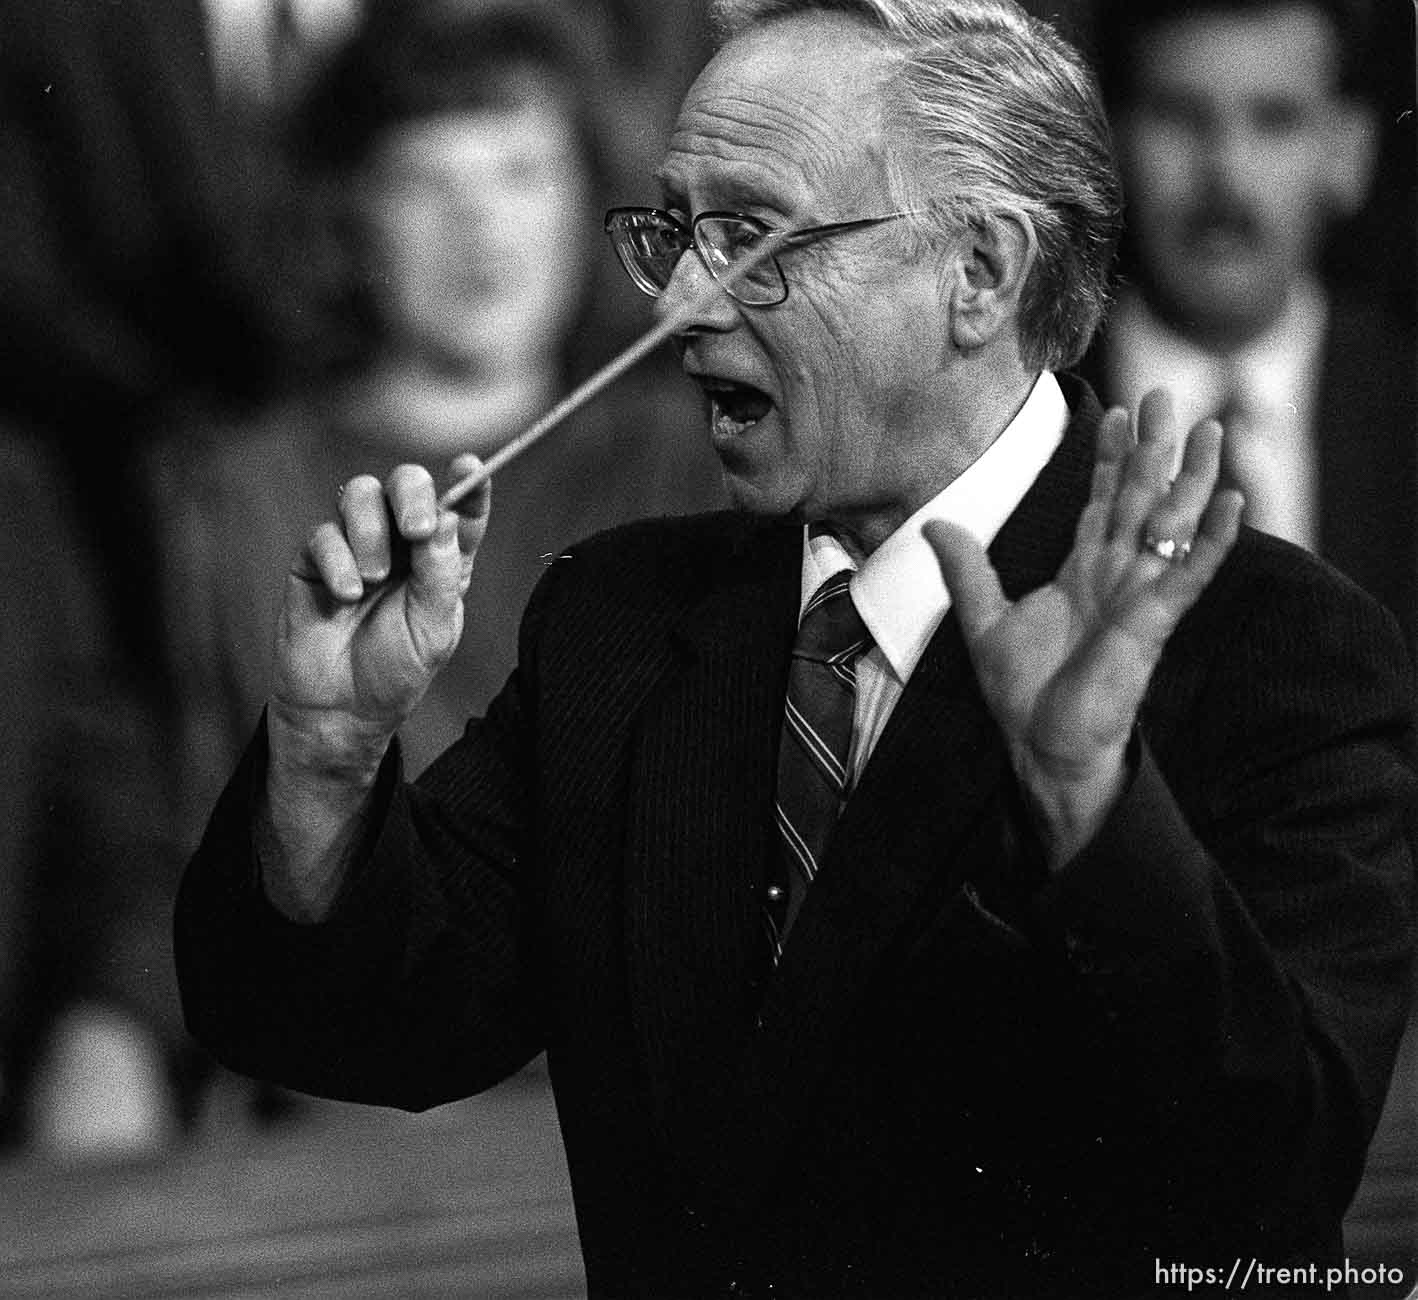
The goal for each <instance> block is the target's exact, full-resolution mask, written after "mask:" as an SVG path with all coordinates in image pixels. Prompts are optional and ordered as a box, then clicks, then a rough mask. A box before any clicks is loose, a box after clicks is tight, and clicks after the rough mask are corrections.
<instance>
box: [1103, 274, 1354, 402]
mask: <svg viewBox="0 0 1418 1300" xmlns="http://www.w3.org/2000/svg"><path fill="white" fill-rule="evenodd" d="M1327 314H1328V313H1327V307H1326V303H1325V297H1324V293H1323V291H1322V290H1321V289H1320V287H1319V286H1318V285H1317V284H1315V283H1313V282H1312V281H1309V280H1306V281H1302V282H1301V283H1300V284H1298V285H1297V286H1296V287H1295V288H1294V289H1293V290H1292V291H1291V292H1290V294H1289V296H1288V298H1287V299H1286V303H1285V310H1284V311H1283V312H1282V313H1281V315H1280V317H1279V319H1278V320H1276V322H1275V323H1274V324H1273V325H1271V326H1270V328H1269V329H1267V330H1266V331H1265V332H1264V333H1263V334H1261V335H1259V336H1258V337H1257V338H1255V339H1253V340H1251V342H1249V343H1247V344H1246V345H1245V346H1244V347H1242V348H1239V349H1237V350H1236V351H1235V352H1232V353H1228V354H1221V353H1216V352H1208V351H1207V350H1206V349H1204V348H1201V347H1198V346H1197V345H1196V344H1195V343H1193V342H1191V340H1189V339H1187V338H1184V337H1183V336H1182V335H1180V334H1178V333H1177V332H1176V331H1174V330H1173V329H1171V328H1170V327H1169V326H1168V325H1166V324H1164V323H1163V321H1162V320H1161V319H1160V318H1158V317H1157V316H1156V315H1154V313H1153V312H1152V310H1151V309H1150V308H1149V307H1148V306H1147V304H1146V303H1145V302H1144V301H1143V299H1142V296H1141V294H1139V293H1137V292H1136V291H1133V292H1131V293H1126V294H1124V295H1123V296H1122V297H1121V298H1120V299H1119V301H1118V303H1117V306H1116V308H1115V310H1114V312H1113V319H1112V321H1111V322H1110V324H1109V327H1108V334H1109V338H1110V339H1111V341H1112V342H1111V344H1110V347H1109V369H1110V372H1111V373H1110V374H1109V389H1110V391H1111V392H1113V393H1116V394H1117V395H1118V400H1119V401H1120V402H1122V403H1123V404H1124V405H1126V406H1128V407H1130V408H1136V406H1137V403H1138V401H1139V400H1140V399H1141V397H1142V395H1143V394H1144V393H1146V392H1148V391H1149V390H1150V389H1153V388H1157V387H1159V386H1160V387H1164V388H1166V389H1167V390H1168V391H1169V392H1170V393H1171V396H1172V404H1173V409H1174V410H1175V412H1176V415H1177V420H1178V423H1179V425H1180V426H1181V427H1182V428H1183V429H1190V428H1191V426H1192V425H1193V424H1195V423H1196V422H1197V421H1198V420H1200V419H1203V418H1204V417H1206V416H1208V415H1214V414H1215V413H1216V412H1217V411H1218V410H1220V409H1221V408H1222V406H1223V405H1224V404H1225V403H1226V401H1227V399H1228V398H1229V397H1231V396H1233V395H1235V389H1236V388H1237V387H1239V388H1240V389H1241V390H1242V393H1243V395H1244V396H1245V398H1246V399H1247V400H1248V401H1249V402H1250V403H1252V404H1254V405H1257V406H1259V407H1261V408H1263V409H1264V408H1272V409H1276V408H1287V409H1291V410H1299V411H1301V412H1303V411H1304V410H1305V409H1306V408H1307V407H1308V405H1309V401H1308V396H1309V393H1310V389H1311V388H1312V386H1313V384H1314V377H1315V373H1316V359H1317V358H1318V356H1319V353H1320V349H1321V347H1322V345H1323V342H1324V329H1325V320H1326V316H1327Z"/></svg>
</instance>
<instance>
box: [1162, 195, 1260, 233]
mask: <svg viewBox="0 0 1418 1300" xmlns="http://www.w3.org/2000/svg"><path fill="white" fill-rule="evenodd" d="M1181 233H1182V237H1183V238H1184V239H1185V240H1186V241H1187V242H1188V243H1199V242H1201V241H1202V240H1205V239H1210V238H1214V237H1215V236H1217V235H1222V236H1225V237H1227V238H1230V239H1235V240H1238V241H1240V242H1242V243H1245V244H1258V243H1260V242H1261V240H1262V238H1263V235H1264V227H1263V225H1262V222H1261V220H1260V217H1259V216H1258V215H1257V213H1256V211H1255V209H1254V208H1252V207H1251V206H1250V204H1248V203H1246V202H1244V201H1242V200H1240V199H1237V198H1235V197H1234V196H1232V195H1227V194H1208V195H1206V196H1204V197H1203V198H1201V199H1200V200H1198V201H1197V202H1195V203H1193V204H1191V205H1190V206H1189V207H1188V208H1187V209H1186V211H1185V212H1183V214H1182V220H1181Z"/></svg>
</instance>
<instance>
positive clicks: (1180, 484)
mask: <svg viewBox="0 0 1418 1300" xmlns="http://www.w3.org/2000/svg"><path fill="white" fill-rule="evenodd" d="M1220 471H1221V426H1220V425H1219V424H1217V422H1216V421H1215V420H1203V421H1201V422H1200V423H1199V424H1197V425H1196V426H1195V427H1194V428H1193V429H1192V431H1191V435H1190V436H1189V437H1188V438H1187V446H1186V453H1185V455H1184V456H1183V459H1182V468H1181V472H1180V473H1179V474H1178V475H1177V477H1176V480H1175V481H1174V482H1173V484H1172V488H1171V491H1170V492H1168V494H1167V495H1166V496H1165V497H1164V498H1163V499H1162V500H1161V501H1159V502H1158V503H1157V505H1156V506H1155V507H1154V508H1153V510H1152V513H1151V514H1150V515H1149V516H1148V519H1147V523H1146V526H1145V528H1144V535H1145V536H1146V537H1154V538H1174V539H1175V540H1176V541H1177V543H1178V545H1180V546H1184V547H1185V546H1188V545H1191V544H1192V543H1193V542H1194V540H1195V537H1196V533H1197V530H1198V526H1199V521H1200V519H1201V516H1202V512H1203V511H1204V510H1205V509H1206V507H1207V504H1208V503H1209V502H1210V500H1211V496H1212V493H1213V492H1214V491H1215V488H1216V480H1217V477H1218V475H1219V474H1220Z"/></svg>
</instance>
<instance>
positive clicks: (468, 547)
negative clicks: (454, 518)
mask: <svg viewBox="0 0 1418 1300" xmlns="http://www.w3.org/2000/svg"><path fill="white" fill-rule="evenodd" d="M481 466H482V459H481V458H480V457H478V456H475V455H473V454H472V453H471V452H465V453H463V454H462V455H461V456H455V457H454V458H453V461H452V463H451V464H450V465H449V467H448V472H449V474H450V476H451V477H452V479H453V481H454V482H455V483H456V482H458V481H460V480H462V479H465V478H467V477H468V475H470V474H472V473H474V472H475V471H476V470H478V469H479V468H480V467H481ZM456 508H457V511H458V545H459V546H460V547H461V548H462V551H463V554H464V555H465V556H467V557H468V558H469V559H470V560H471V558H472V556H474V555H475V554H476V553H477V549H478V547H479V546H481V545H482V540H483V536H484V534H485V533H486V532H487V525H488V521H489V519H490V518H491V514H492V480H491V479H484V480H483V482H481V483H479V484H478V486H477V487H475V488H474V489H473V490H472V491H471V492H469V493H468V494H467V495H466V496H465V497H463V498H462V499H461V500H460V501H459V502H458V504H457V507H456Z"/></svg>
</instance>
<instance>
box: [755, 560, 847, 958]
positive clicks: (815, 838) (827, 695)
mask: <svg viewBox="0 0 1418 1300" xmlns="http://www.w3.org/2000/svg"><path fill="white" fill-rule="evenodd" d="M851 579H852V572H851V570H849V569H848V570H843V571H842V572H840V573H837V574H834V575H833V576H832V577H831V578H829V579H828V580H827V581H826V582H824V583H823V584H822V586H821V587H819V588H818V589H817V591H816V592H815V593H814V594H813V597H812V599H811V600H810V601H808V604H807V607H806V609H804V610H803V616H802V620H801V622H800V623H799V625H798V639H797V641H796V642H795V643H794V645H793V657H792V662H791V664H790V666H789V668H788V696H787V701H786V703H785V706H784V714H783V736H782V740H781V742H780V744H779V748H778V797H777V823H778V833H779V840H780V850H781V851H780V854H779V857H780V859H781V867H782V870H781V872H780V874H779V875H778V876H777V878H776V879H775V880H774V881H773V882H772V883H770V885H769V887H768V906H767V908H766V915H765V919H766V922H767V925H768V932H769V939H770V941H771V942H772V944H773V955H774V960H775V961H776V960H777V958H778V957H779V956H781V955H782V951H783V943H784V941H785V940H786V938H787V935H788V930H789V929H790V928H791V926H792V924H793V921H794V920H795V919H796V917H797V914H798V909H799V908H801V906H802V902H803V897H804V895H805V894H806V892H807V888H808V886H809V885H810V884H811V883H812V880H813V877H814V876H816V875H817V869H818V866H819V864H820V863H821V862H822V857H823V853H824V851H825V849H826V847H827V841H828V837H829V836H830V835H831V833H832V828H833V826H834V825H835V824H836V822H837V817H838V814H839V813H840V812H841V811H842V805H843V804H844V803H845V802H846V799H847V795H848V793H849V789H850V780H849V775H848V770H847V758H848V755H849V753H850V750H851V745H852V719H853V715H854V713H855V709H856V694H857V667H856V664H857V659H858V658H859V657H860V656H861V654H862V652H863V651H864V650H866V648H867V647H868V646H869V645H870V644H871V635H870V634H869V633H868V632H867V629H866V626H865V624H863V622H862V619H861V615H860V614H858V613H857V610H856V606H855V605H853V604H852V597H851V595H850V594H849V592H848V589H847V588H848V584H849V583H850V582H851Z"/></svg>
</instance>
